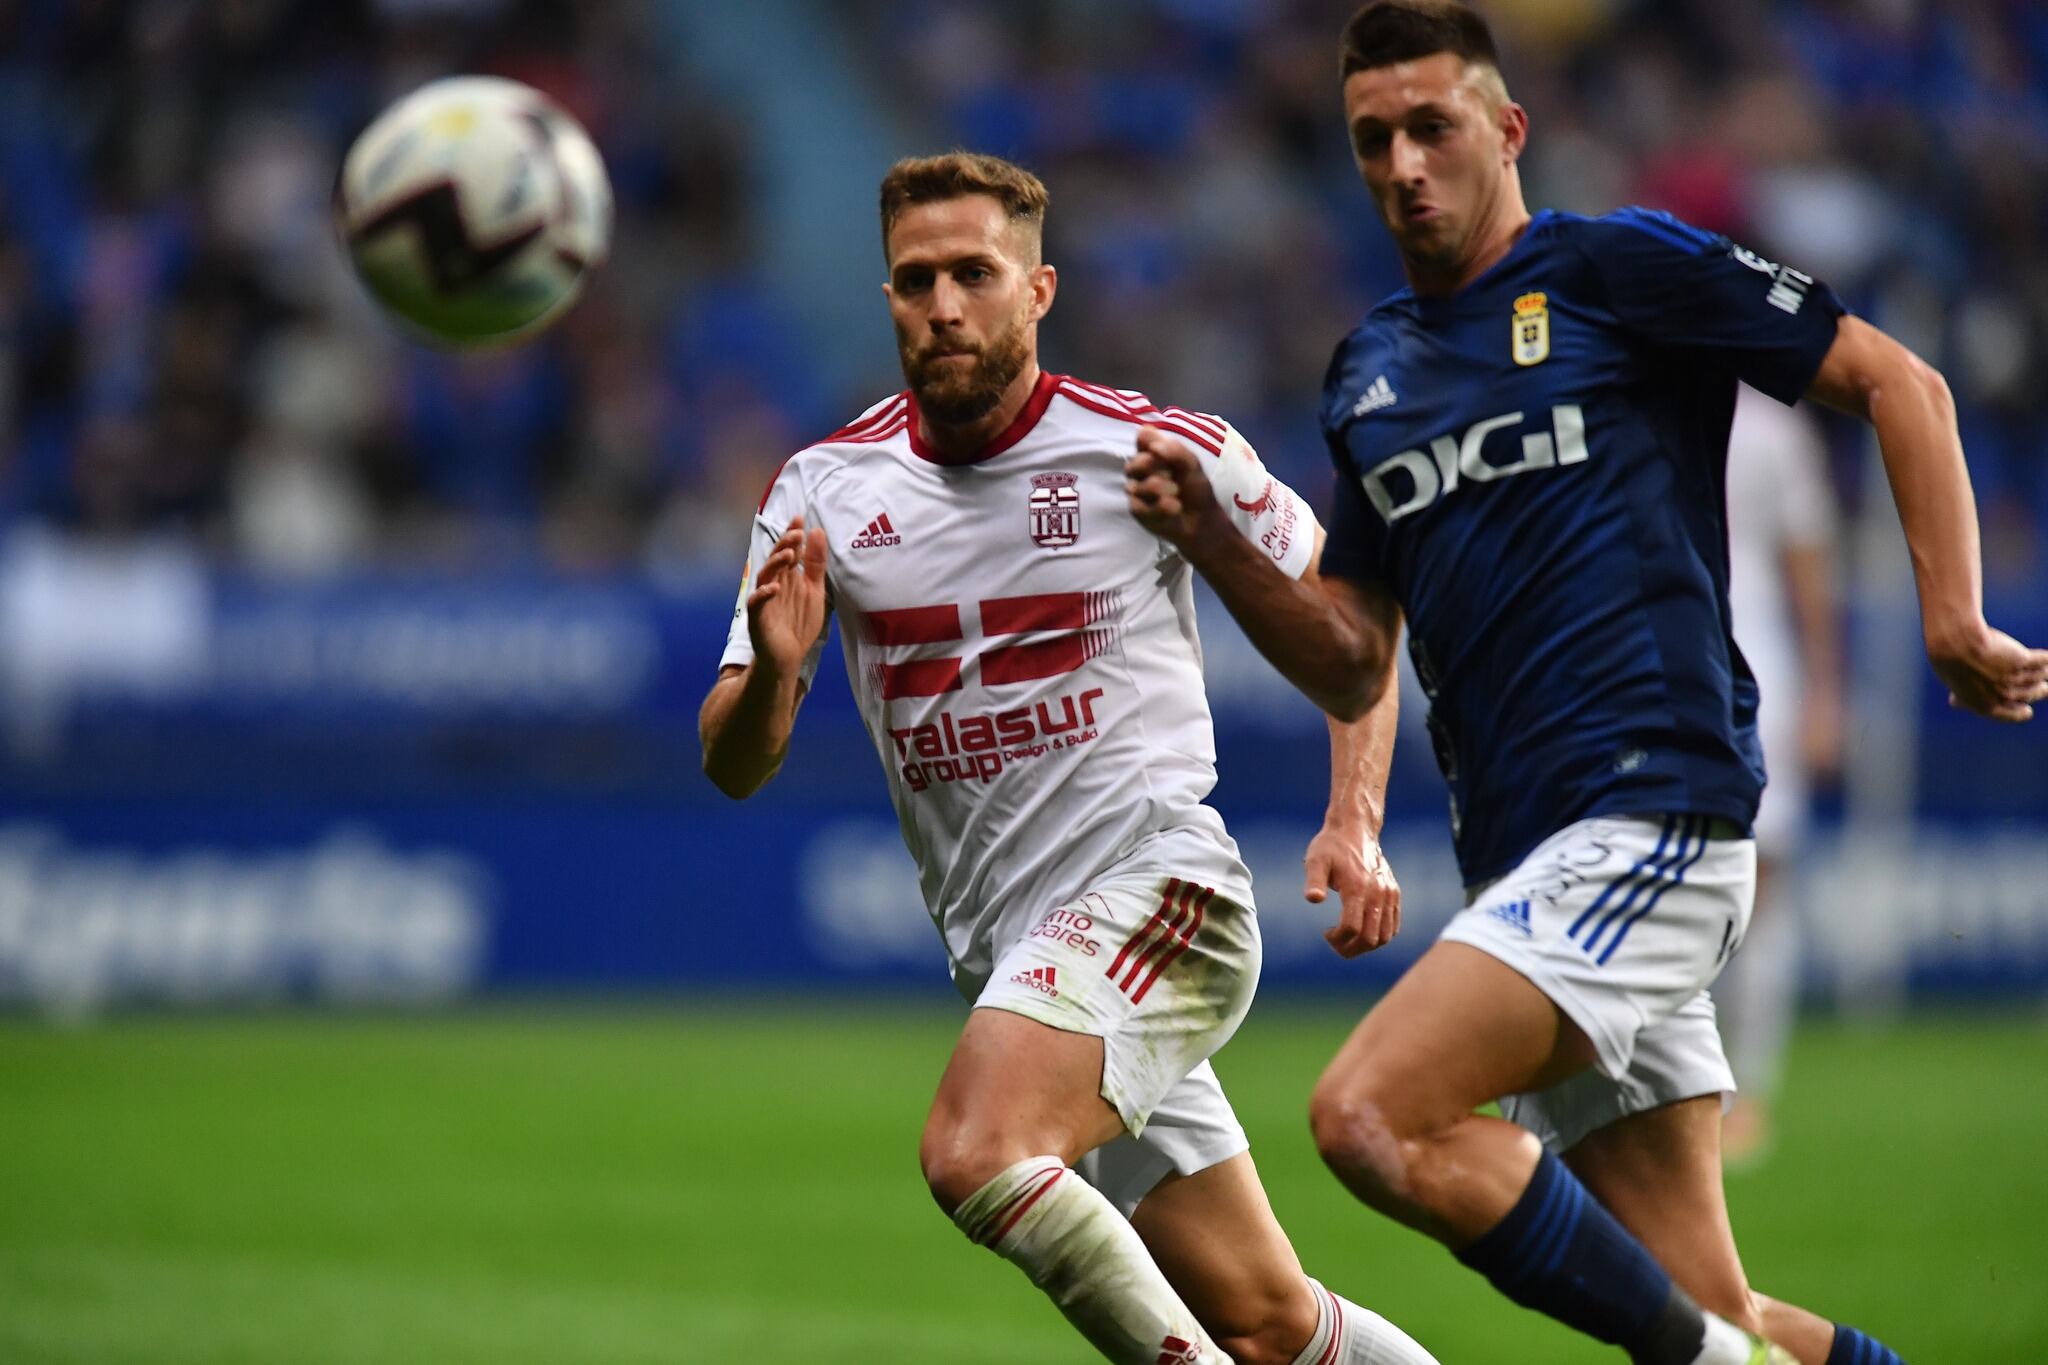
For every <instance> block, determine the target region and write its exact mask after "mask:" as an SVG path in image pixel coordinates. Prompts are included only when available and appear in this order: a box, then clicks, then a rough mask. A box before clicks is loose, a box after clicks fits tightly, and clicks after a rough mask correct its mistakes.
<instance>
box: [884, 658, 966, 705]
mask: <svg viewBox="0 0 2048 1365" xmlns="http://www.w3.org/2000/svg"><path fill="white" fill-rule="evenodd" d="M876 672H877V674H878V675H879V681H880V683H881V686H882V700H883V701H896V700H898V699H899V698H902V697H936V696H938V695H939V694H940V693H942V692H958V691H959V690H960V661H959V660H958V659H912V660H911V661H910V662H909V663H902V664H877V665H876Z"/></svg>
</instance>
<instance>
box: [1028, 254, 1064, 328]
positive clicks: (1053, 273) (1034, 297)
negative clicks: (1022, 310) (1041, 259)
mask: <svg viewBox="0 0 2048 1365" xmlns="http://www.w3.org/2000/svg"><path fill="white" fill-rule="evenodd" d="M1059 288H1060V272H1059V271H1057V270H1055V269H1053V268H1052V267H1051V266H1049V265H1035V266H1033V267H1031V317H1030V321H1032V322H1036V321H1038V320H1039V319H1040V318H1042V317H1044V316H1045V315H1046V314H1047V313H1049V312H1051V311H1052V296H1053V295H1054V294H1057V293H1058V292H1059Z"/></svg>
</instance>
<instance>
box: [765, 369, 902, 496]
mask: <svg viewBox="0 0 2048 1365" xmlns="http://www.w3.org/2000/svg"><path fill="white" fill-rule="evenodd" d="M909 411H910V392H909V390H907V389H906V390H905V391H903V392H902V393H899V394H897V395H896V396H895V397H894V398H891V399H890V400H889V401H888V402H886V403H884V404H882V406H881V407H879V408H877V409H876V410H875V411H874V412H872V413H870V414H869V415H868V416H866V417H862V418H859V419H857V420H855V421H852V422H849V423H847V424H846V425H845V426H843V427H841V428H839V430H837V431H835V432H833V433H832V434H831V435H830V436H827V437H826V438H825V439H824V440H822V441H813V442H811V443H810V444H809V445H807V446H805V447H804V448H803V450H799V451H796V452H794V453H792V454H791V455H789V456H788V457H787V458H785V459H784V460H783V462H782V463H781V464H779V465H777V466H775V475H774V477H773V478H771V479H769V480H768V486H767V487H766V488H764V489H762V490H761V502H760V505H759V506H757V507H756V508H755V509H754V510H755V511H756V512H765V511H767V510H768V495H769V494H770V493H773V492H774V491H775V485H776V483H777V481H778V480H780V479H781V478H782V471H783V470H785V469H787V468H789V462H790V460H794V459H795V458H796V457H797V456H798V455H801V454H803V453H804V450H815V449H817V448H818V447H819V446H824V445H831V444H832V443H833V442H835V441H842V442H851V443H853V444H856V445H865V444H867V443H868V442H870V441H886V440H888V439H889V438H890V437H891V436H894V435H896V434H897V433H898V432H900V431H902V430H903V427H902V425H899V424H901V423H904V422H905V421H907V418H908V414H909Z"/></svg>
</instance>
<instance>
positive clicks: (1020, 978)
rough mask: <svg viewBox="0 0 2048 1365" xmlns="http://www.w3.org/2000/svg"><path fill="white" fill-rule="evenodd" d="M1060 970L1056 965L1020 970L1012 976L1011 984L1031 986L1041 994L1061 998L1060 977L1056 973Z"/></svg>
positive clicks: (1055, 998)
mask: <svg viewBox="0 0 2048 1365" xmlns="http://www.w3.org/2000/svg"><path fill="white" fill-rule="evenodd" d="M1058 970H1059V969H1058V968H1056V967H1033V968H1032V969H1031V970H1030V971H1028V972H1019V973H1017V974H1016V975H1015V976H1013V977H1011V978H1010V984H1011V985H1013V986H1029V987H1030V988H1031V989H1032V990H1034V991H1037V992H1038V993H1039V994H1040V995H1045V996H1050V997H1051V998H1052V999H1054V1000H1057V999H1059V998H1060V992H1059V979H1058V976H1057V975H1056V973H1057V972H1058Z"/></svg>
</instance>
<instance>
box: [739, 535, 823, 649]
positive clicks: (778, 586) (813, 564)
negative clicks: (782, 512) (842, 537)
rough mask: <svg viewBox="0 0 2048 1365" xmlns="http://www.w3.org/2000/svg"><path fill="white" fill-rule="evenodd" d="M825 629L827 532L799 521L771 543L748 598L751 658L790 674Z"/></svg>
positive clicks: (748, 633) (748, 632) (748, 631)
mask: <svg viewBox="0 0 2048 1365" xmlns="http://www.w3.org/2000/svg"><path fill="white" fill-rule="evenodd" d="M824 629H825V533H824V531H822V530H805V529H804V519H803V518H802V517H797V518H795V519H793V520H792V521H791V522H790V523H789V529H788V530H787V531H784V532H783V533H782V538H781V539H780V540H778V541H776V542H775V547H774V548H773V549H772V550H770V551H769V552H768V558H766V559H764V560H762V561H761V572H760V574H759V575H758V576H757V577H756V579H755V581H754V590H753V591H752V592H750V593H748V594H747V635H748V637H749V638H750V639H751V640H752V641H753V643H754V657H755V658H756V659H764V660H767V661H768V662H769V664H770V665H771V666H772V667H774V668H776V669H777V670H778V671H782V672H788V673H794V672H796V671H797V669H798V668H800V667H801V666H802V665H803V661H804V656H805V655H807V654H809V653H810V652H811V646H812V645H814V644H816V643H817V641H818V635H819V633H820V632H822V631H823V630H824Z"/></svg>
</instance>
